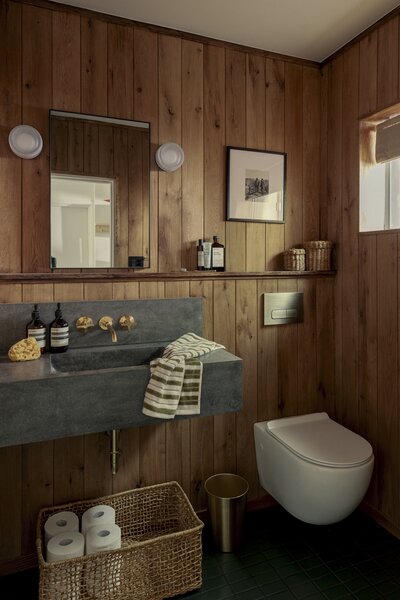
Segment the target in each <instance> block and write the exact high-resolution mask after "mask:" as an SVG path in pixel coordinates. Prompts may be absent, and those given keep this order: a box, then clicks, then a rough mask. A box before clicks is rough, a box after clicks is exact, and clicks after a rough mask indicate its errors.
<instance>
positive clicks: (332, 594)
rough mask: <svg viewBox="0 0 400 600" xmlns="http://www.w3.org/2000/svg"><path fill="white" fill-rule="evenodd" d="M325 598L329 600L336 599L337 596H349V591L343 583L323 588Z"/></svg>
mask: <svg viewBox="0 0 400 600" xmlns="http://www.w3.org/2000/svg"><path fill="white" fill-rule="evenodd" d="M324 594H325V596H326V598H328V599H329V600H336V599H339V598H349V597H350V598H351V592H349V590H348V589H347V588H346V587H345V586H344V585H343V584H339V585H336V586H335V587H332V588H329V589H327V590H324Z"/></svg>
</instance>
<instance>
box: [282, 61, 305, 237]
mask: <svg viewBox="0 0 400 600" xmlns="http://www.w3.org/2000/svg"><path fill="white" fill-rule="evenodd" d="M302 75H303V73H302V67H300V66H299V65H296V64H292V63H286V64H285V151H286V152H287V177H286V200H285V248H291V247H293V246H295V245H296V244H299V243H301V242H302V241H303V239H302V238H303V214H302V213H303V211H302V201H303V198H302V189H303V161H302V148H303V86H302V79H303V78H302Z"/></svg>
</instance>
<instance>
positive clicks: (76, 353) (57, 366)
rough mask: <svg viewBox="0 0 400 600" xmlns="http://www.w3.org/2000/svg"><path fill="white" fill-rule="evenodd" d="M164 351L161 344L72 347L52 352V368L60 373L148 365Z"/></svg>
mask: <svg viewBox="0 0 400 600" xmlns="http://www.w3.org/2000/svg"><path fill="white" fill-rule="evenodd" d="M163 351H164V347H163V346H161V345H160V344H155V345H152V344H151V345H144V344H143V345H142V344H138V345H135V346H117V347H115V348H114V347H112V346H104V347H96V348H81V349H75V350H71V349H70V350H68V351H67V352H66V353H65V354H52V355H51V357H50V362H51V367H52V369H54V371H57V372H59V373H74V372H76V371H98V370H103V369H119V368H121V367H135V366H139V365H148V364H149V363H150V361H151V360H153V359H154V358H157V357H159V356H161V355H162V353H163Z"/></svg>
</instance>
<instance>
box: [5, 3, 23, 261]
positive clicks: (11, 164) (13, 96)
mask: <svg viewBox="0 0 400 600" xmlns="http://www.w3.org/2000/svg"><path fill="white" fill-rule="evenodd" d="M21 11H22V7H21V6H20V5H18V4H15V3H14V2H7V3H4V5H3V7H2V9H1V10H0V56H1V57H2V61H1V62H2V64H1V68H0V128H1V130H2V131H3V132H4V134H3V135H2V136H0V181H1V186H0V211H1V215H2V218H1V221H0V271H1V272H11V273H13V272H14V273H19V272H20V271H21V264H22V257H21V219H22V207H21V193H22V187H21V163H22V160H21V159H20V158H18V157H17V156H16V155H15V154H14V153H13V152H12V151H11V148H10V147H9V144H8V139H7V136H6V135H5V132H9V131H11V129H12V128H13V127H15V125H16V124H18V123H20V122H21V118H22V110H21V91H22V90H21V88H22V82H21V79H22V64H21V61H22V57H21V47H22V44H21Z"/></svg>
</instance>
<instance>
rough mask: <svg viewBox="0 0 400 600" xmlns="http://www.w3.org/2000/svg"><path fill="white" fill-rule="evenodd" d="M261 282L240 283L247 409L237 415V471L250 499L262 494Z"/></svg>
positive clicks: (239, 339) (239, 344)
mask: <svg viewBox="0 0 400 600" xmlns="http://www.w3.org/2000/svg"><path fill="white" fill-rule="evenodd" d="M257 322H258V302H257V282H256V281H253V280H249V281H239V280H238V281H236V353H237V355H238V356H240V357H241V358H242V360H243V383H244V386H243V387H244V390H243V391H244V397H243V410H242V411H241V412H239V413H238V414H237V419H236V439H237V448H236V451H237V472H238V474H239V475H242V476H243V477H244V478H245V479H246V480H247V481H248V483H249V486H250V489H249V498H250V499H252V498H255V497H256V496H257V492H258V472H257V467H256V462H255V450H254V434H253V425H254V423H255V422H256V420H257V358H258V357H257Z"/></svg>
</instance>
